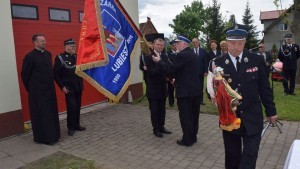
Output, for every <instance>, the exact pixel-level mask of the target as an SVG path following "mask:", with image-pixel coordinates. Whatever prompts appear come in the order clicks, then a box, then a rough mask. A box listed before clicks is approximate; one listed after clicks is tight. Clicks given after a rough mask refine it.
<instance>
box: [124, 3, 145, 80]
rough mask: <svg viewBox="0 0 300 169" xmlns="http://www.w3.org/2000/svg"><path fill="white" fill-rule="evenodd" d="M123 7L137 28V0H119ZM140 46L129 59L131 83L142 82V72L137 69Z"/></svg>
mask: <svg viewBox="0 0 300 169" xmlns="http://www.w3.org/2000/svg"><path fill="white" fill-rule="evenodd" d="M120 2H121V3H122V5H123V7H124V8H125V9H126V11H127V13H128V14H129V16H130V17H131V19H132V20H133V22H134V23H135V25H136V26H137V28H139V11H138V0H130V1H128V0H120ZM139 56H140V47H139V45H138V52H137V53H136V56H135V57H134V58H133V60H132V61H131V69H132V70H131V84H135V83H141V82H142V72H141V71H140V69H139V59H140V57H139Z"/></svg>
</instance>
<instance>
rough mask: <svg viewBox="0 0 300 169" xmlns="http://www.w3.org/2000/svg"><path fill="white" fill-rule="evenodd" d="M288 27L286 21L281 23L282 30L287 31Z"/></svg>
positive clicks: (280, 28)
mask: <svg viewBox="0 0 300 169" xmlns="http://www.w3.org/2000/svg"><path fill="white" fill-rule="evenodd" d="M287 29H288V24H286V23H281V24H279V30H280V31H286V30H287Z"/></svg>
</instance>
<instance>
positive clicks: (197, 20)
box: [169, 0, 206, 39]
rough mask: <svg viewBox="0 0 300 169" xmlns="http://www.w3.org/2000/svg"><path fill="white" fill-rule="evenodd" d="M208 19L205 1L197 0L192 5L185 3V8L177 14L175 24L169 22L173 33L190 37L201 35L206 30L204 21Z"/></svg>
mask: <svg viewBox="0 0 300 169" xmlns="http://www.w3.org/2000/svg"><path fill="white" fill-rule="evenodd" d="M205 20H206V9H205V8H204V6H203V3H202V2H201V1H199V0H195V1H193V2H192V3H191V6H189V5H185V6H184V10H183V11H181V12H180V14H178V15H176V17H175V19H173V24H169V26H170V27H171V28H173V33H175V34H180V35H187V36H189V38H190V39H192V38H194V37H199V36H200V33H201V32H203V31H204V27H203V25H204V23H205Z"/></svg>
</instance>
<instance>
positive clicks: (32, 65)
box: [21, 34, 60, 145]
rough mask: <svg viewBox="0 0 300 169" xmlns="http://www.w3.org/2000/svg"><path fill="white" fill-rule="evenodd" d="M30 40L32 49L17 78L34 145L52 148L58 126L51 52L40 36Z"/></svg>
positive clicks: (57, 136)
mask: <svg viewBox="0 0 300 169" xmlns="http://www.w3.org/2000/svg"><path fill="white" fill-rule="evenodd" d="M32 41H33V44H34V46H35V49H33V50H32V51H31V52H29V53H28V54H27V55H26V56H25V58H24V60H23V66H22V72H21V76H22V80H23V84H24V86H25V88H26V90H27V91H28V101H29V111H30V117H31V125H32V132H33V137H34V142H36V143H43V144H49V145H52V144H54V143H56V142H57V141H58V140H59V138H60V126H59V118H58V109H57V101H56V94H55V86H54V78H53V73H52V59H51V53H50V52H48V51H47V50H45V45H46V40H45V37H44V35H41V34H36V35H33V37H32Z"/></svg>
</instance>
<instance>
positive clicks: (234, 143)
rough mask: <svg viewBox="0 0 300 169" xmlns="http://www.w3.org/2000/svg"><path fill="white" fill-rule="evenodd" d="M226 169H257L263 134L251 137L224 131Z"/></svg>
mask: <svg viewBox="0 0 300 169" xmlns="http://www.w3.org/2000/svg"><path fill="white" fill-rule="evenodd" d="M223 140H224V147H225V168H226V169H255V167H256V160H257V156H258V150H259V144H260V141H261V133H257V134H254V135H251V136H247V135H246V134H242V135H239V134H233V133H231V132H228V131H223Z"/></svg>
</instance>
